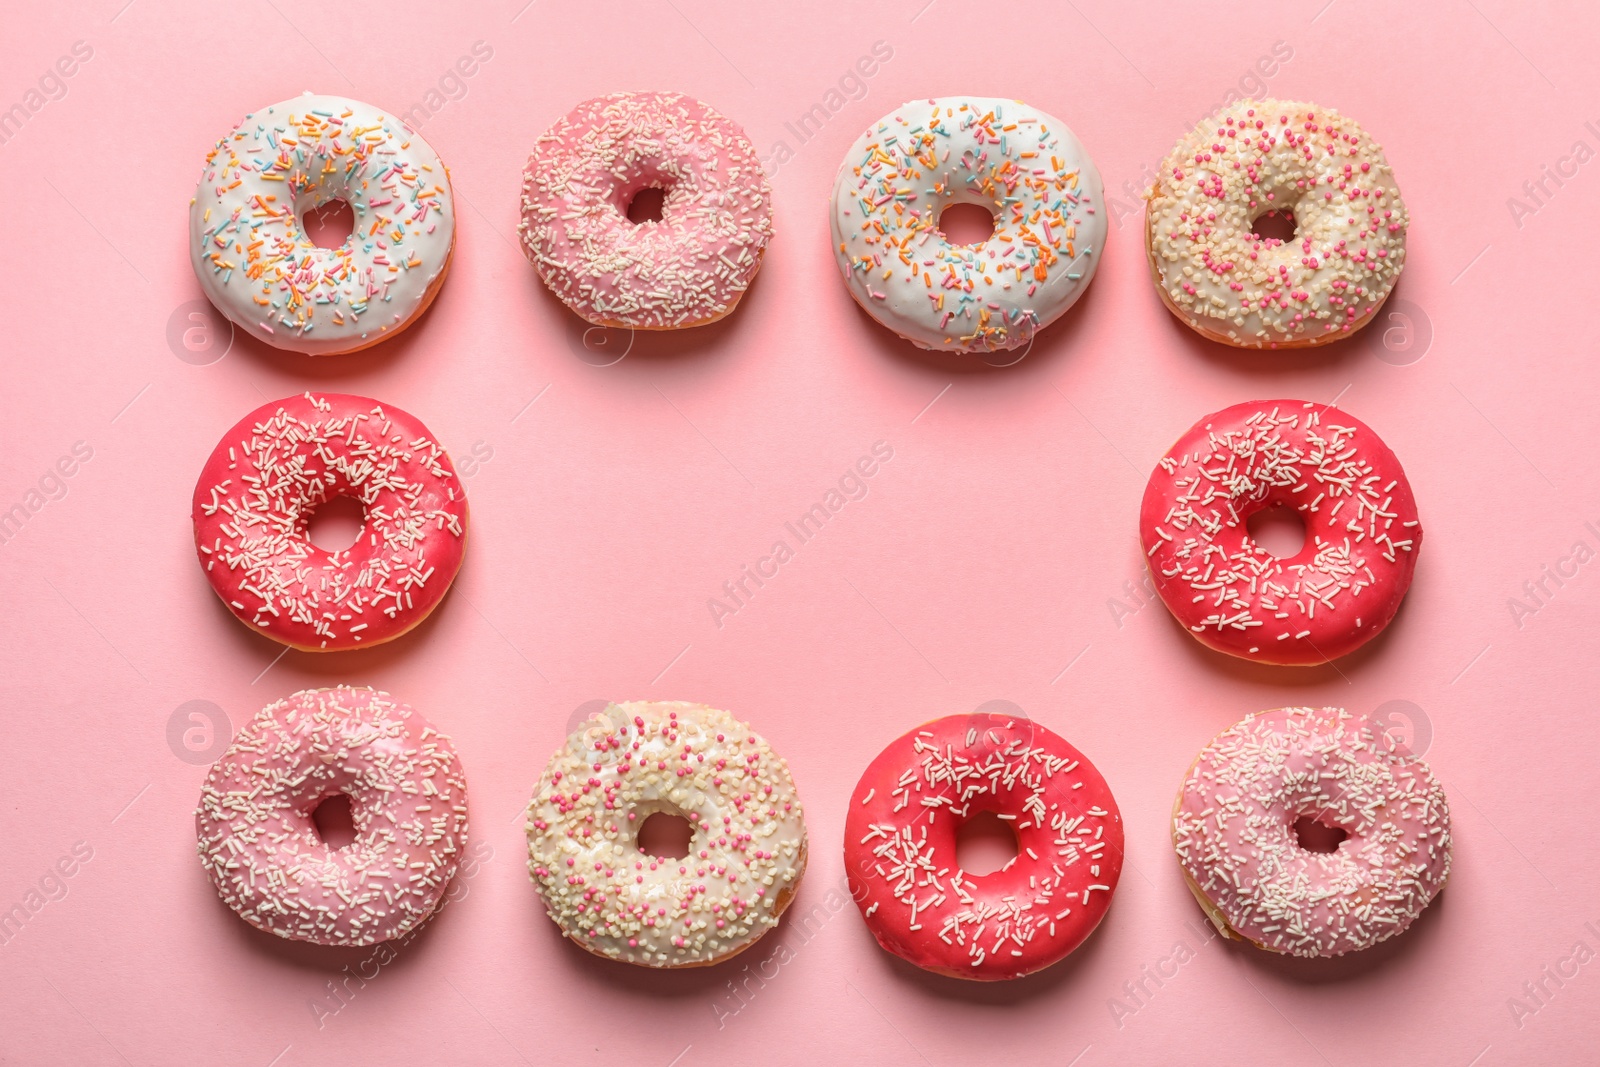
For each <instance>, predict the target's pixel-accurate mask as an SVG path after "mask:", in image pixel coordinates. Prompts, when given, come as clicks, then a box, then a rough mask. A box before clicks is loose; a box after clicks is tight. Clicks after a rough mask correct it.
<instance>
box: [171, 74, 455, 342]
mask: <svg viewBox="0 0 1600 1067" xmlns="http://www.w3.org/2000/svg"><path fill="white" fill-rule="evenodd" d="M332 200H343V201H344V202H345V203H347V204H349V205H350V210H351V213H352V214H353V215H354V217H355V226H354V229H353V230H352V231H351V233H350V236H349V237H348V238H347V239H346V240H345V242H344V244H342V245H340V246H339V247H338V248H319V247H317V246H316V245H314V244H312V242H311V239H310V238H309V237H307V236H306V234H305V230H304V224H303V222H302V220H303V219H304V218H305V215H306V212H308V211H310V210H312V209H313V208H317V207H320V206H322V205H323V204H326V203H328V202H329V201H332ZM455 234H456V211H455V203H454V201H452V200H451V197H450V178H449V176H448V175H447V174H446V173H445V169H444V164H443V163H441V162H440V161H439V157H438V155H436V154H435V153H434V151H433V149H432V148H429V147H428V143H427V142H426V141H424V140H423V139H422V138H421V137H419V136H417V135H416V134H414V133H411V132H410V131H408V130H406V129H405V128H404V127H403V126H402V125H401V124H400V121H399V120H398V119H396V118H394V117H393V116H392V115H389V114H388V113H386V112H384V111H381V110H379V109H378V108H375V107H373V106H372V105H371V104H363V103H361V102H359V101H356V100H347V99H345V98H344V97H341V96H315V95H312V94H310V93H307V94H305V95H304V96H297V97H295V98H294V99H293V100H285V101H284V102H283V103H281V104H274V105H272V106H271V107H269V108H265V109H263V110H261V111H257V112H253V113H252V114H249V115H246V116H245V117H244V119H243V120H242V121H241V122H240V123H239V125H237V126H235V127H234V128H233V131H232V132H231V133H229V134H228V135H227V136H226V137H224V138H222V140H220V141H218V142H217V144H216V147H214V148H212V150H211V152H210V153H209V154H208V155H207V156H206V164H205V167H204V169H203V170H202V171H201V173H200V184H199V186H198V187H197V188H196V189H195V194H194V199H193V200H192V201H190V202H189V259H190V261H191V262H192V263H193V265H194V273H195V277H197V278H199V279H200V287H201V288H202V289H203V290H205V294H206V296H207V298H209V299H210V301H211V303H212V304H214V305H216V308H217V310H218V311H220V312H222V314H224V315H226V316H227V317H228V318H229V319H230V320H231V321H232V322H233V323H234V324H235V325H237V326H239V327H240V328H242V329H244V330H245V331H246V332H247V333H249V334H250V335H251V336H253V337H255V338H256V339H257V340H260V341H265V342H266V343H267V344H269V345H272V346H273V347H274V348H284V349H288V350H290V351H293V352H303V353H306V354H309V355H314V356H331V355H336V354H338V353H342V352H354V351H356V350H357V349H361V348H366V347H367V346H368V345H374V344H377V343H378V342H379V341H382V340H383V339H384V338H387V337H393V336H394V335H395V334H397V333H399V332H400V331H401V330H403V329H405V328H406V327H407V326H409V325H411V323H413V322H415V321H416V320H417V317H418V316H420V315H421V314H422V313H423V311H425V310H427V307H428V305H429V304H431V303H432V302H433V298H434V297H435V296H436V295H438V292H439V287H440V286H441V285H443V284H444V277H445V273H446V272H447V271H448V270H449V269H450V256H451V252H452V251H453V250H454V248H455Z"/></svg>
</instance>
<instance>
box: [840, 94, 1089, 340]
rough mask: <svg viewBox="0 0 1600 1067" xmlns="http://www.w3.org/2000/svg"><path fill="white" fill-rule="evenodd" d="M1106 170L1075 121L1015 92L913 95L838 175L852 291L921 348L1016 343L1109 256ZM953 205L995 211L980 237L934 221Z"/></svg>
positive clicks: (844, 259)
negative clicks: (1104, 253)
mask: <svg viewBox="0 0 1600 1067" xmlns="http://www.w3.org/2000/svg"><path fill="white" fill-rule="evenodd" d="M1102 194H1103V191H1102V187H1101V183H1100V172H1099V171H1098V170H1097V169H1095V165H1094V161H1093V160H1091V159H1090V158H1089V154H1088V152H1086V151H1085V150H1084V148H1083V145H1082V144H1080V143H1079V142H1078V139H1077V137H1075V136H1073V133H1072V131H1071V130H1070V129H1068V128H1067V125H1066V123H1064V122H1062V121H1061V120H1059V119H1056V118H1053V117H1052V116H1050V115H1047V114H1045V113H1044V112H1042V111H1038V110H1036V109H1034V108H1030V107H1028V106H1027V105H1026V104H1023V103H1021V102H1020V101H1015V100H995V99H991V98H988V97H965V96H951V97H944V98H941V99H937V100H913V101H911V102H910V103H907V104H903V105H901V106H900V107H898V108H896V109H895V110H894V111H892V112H890V113H889V114H888V115H885V116H884V117H883V118H882V119H880V120H879V121H878V122H876V123H874V124H873V125H872V126H871V127H870V128H869V129H868V130H867V131H866V132H865V133H863V134H862V135H861V136H860V137H859V138H857V139H856V142H855V144H854V145H852V146H851V147H850V150H849V151H848V152H847V153H846V154H845V157H844V163H843V165H842V166H841V167H840V168H839V176H838V178H837V179H836V180H835V182H834V187H833V199H832V202H831V211H830V216H831V222H832V225H831V231H832V234H833V251H834V258H835V259H836V260H837V261H838V264H839V270H840V273H842V274H843V275H844V279H845V285H846V287H847V288H848V289H849V290H850V295H851V296H852V297H854V298H855V300H856V302H857V303H858V304H860V305H861V306H862V307H863V308H864V309H866V312H867V314H869V315H871V316H872V317H873V318H874V319H876V320H878V322H879V323H881V324H882V325H884V326H886V327H888V328H889V329H891V330H893V331H894V332H895V333H897V334H899V335H900V336H901V337H903V338H905V339H906V340H908V341H910V342H911V343H912V344H914V345H916V346H918V347H919V348H926V349H932V350H935V351H941V352H974V353H983V352H992V351H996V350H1004V349H1014V348H1020V347H1022V346H1023V345H1025V344H1027V343H1028V342H1030V341H1031V340H1032V339H1033V335H1034V334H1035V333H1036V332H1037V331H1039V330H1041V329H1043V328H1044V327H1046V326H1048V325H1050V323H1052V322H1054V321H1055V320H1056V319H1058V318H1059V317H1060V316H1061V315H1063V314H1064V313H1065V312H1066V311H1067V309H1068V308H1070V307H1071V306H1072V305H1073V304H1074V303H1076V302H1077V300H1078V298H1079V297H1081V296H1082V295H1083V293H1084V291H1085V290H1086V289H1087V288H1088V286H1089V283H1090V282H1091V281H1092V280H1093V279H1094V275H1095V271H1096V269H1097V268H1098V267H1099V265H1100V250H1101V248H1102V247H1103V246H1104V245H1105V240H1106V216H1105V214H1104V213H1103V212H1102V211H1101V203H1102V201H1103V199H1104V197H1103V195H1102ZM951 204H977V205H979V206H980V207H983V208H985V209H987V210H988V211H990V212H992V213H993V215H994V233H993V234H992V235H991V236H990V237H989V238H988V240H986V241H984V242H983V243H982V244H980V245H958V244H953V243H952V242H950V241H949V240H948V239H946V237H945V235H944V233H943V232H942V231H941V230H940V229H939V217H940V215H941V213H942V212H943V211H944V209H945V208H946V207H948V206H950V205H951Z"/></svg>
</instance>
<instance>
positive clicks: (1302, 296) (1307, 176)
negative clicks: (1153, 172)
mask: <svg viewBox="0 0 1600 1067" xmlns="http://www.w3.org/2000/svg"><path fill="white" fill-rule="evenodd" d="M1269 214H1277V215H1279V216H1292V219H1293V222H1294V227H1295V229H1294V235H1293V237H1292V238H1291V239H1289V240H1287V241H1285V240H1280V239H1278V238H1276V237H1263V236H1259V235H1257V234H1256V233H1255V231H1254V227H1255V226H1256V224H1257V220H1259V219H1260V218H1261V217H1262V216H1264V215H1269ZM1409 224H1410V215H1409V214H1408V213H1407V211H1406V204H1405V201H1404V200H1402V199H1401V197H1400V187H1399V186H1398V185H1397V184H1395V179H1394V170H1393V168H1391V167H1390V166H1389V162H1388V160H1386V159H1385V158H1384V155H1383V149H1382V148H1380V147H1379V146H1378V144H1377V142H1376V141H1374V140H1373V139H1372V138H1371V137H1370V136H1368V134H1367V133H1366V131H1365V130H1363V129H1362V128H1361V127H1360V126H1358V125H1356V124H1355V123H1354V122H1352V121H1350V120H1349V119H1347V118H1345V117H1344V116H1342V115H1340V114H1339V113H1338V112H1337V111H1334V110H1333V109H1331V108H1325V107H1317V106H1316V105H1314V104H1307V103H1300V102H1296V101H1287V100H1250V99H1246V100H1241V101H1239V102H1238V103H1237V104H1234V105H1232V106H1230V107H1228V108H1225V109H1224V110H1222V111H1221V112H1219V113H1218V114H1216V115H1214V116H1212V117H1211V118H1209V119H1207V120H1205V121H1204V122H1202V123H1200V125H1199V126H1197V127H1196V128H1195V129H1193V130H1191V131H1190V132H1189V134H1188V135H1187V136H1185V137H1184V138H1183V139H1182V140H1180V141H1179V142H1178V144H1177V146H1176V147H1174V148H1173V150H1172V151H1171V152H1170V153H1169V154H1168V155H1167V158H1166V159H1165V160H1164V161H1163V162H1162V164H1161V169H1160V172H1159V176H1158V178H1157V179H1156V183H1155V185H1154V187H1153V188H1152V189H1151V190H1150V192H1149V194H1148V203H1147V205H1146V209H1145V250H1146V253H1147V254H1148V256H1149V260H1150V271H1151V274H1152V275H1153V277H1154V279H1155V283H1156V289H1157V290H1158V291H1159V292H1160V294H1161V300H1162V302H1163V303H1165V304H1166V305H1167V308H1168V310H1170V311H1171V312H1172V313H1173V314H1174V315H1176V316H1177V317H1178V318H1179V319H1180V320H1182V321H1183V322H1184V323H1185V324H1187V325H1188V326H1189V327H1190V329H1193V330H1194V331H1195V332H1196V333H1199V334H1200V335H1202V336H1204V337H1207V338H1209V339H1211V340H1213V341H1219V342H1221V343H1222V344H1226V345H1233V346H1235V347H1239V348H1306V347H1309V346H1312V345H1320V344H1326V343H1328V342H1329V341H1337V340H1339V339H1340V338H1341V337H1348V336H1350V335H1351V334H1352V333H1354V332H1355V331H1357V330H1359V329H1361V328H1362V327H1363V326H1365V325H1366V324H1367V323H1368V322H1370V321H1372V317H1373V315H1374V314H1376V313H1377V311H1378V309H1379V308H1380V307H1382V306H1383V302H1384V300H1386V299H1387V298H1388V296H1389V291H1390V290H1391V289H1393V288H1394V284H1395V282H1396V280H1398V279H1399V277H1400V270H1401V268H1402V267H1404V266H1405V258H1406V227H1407V226H1408V225H1409Z"/></svg>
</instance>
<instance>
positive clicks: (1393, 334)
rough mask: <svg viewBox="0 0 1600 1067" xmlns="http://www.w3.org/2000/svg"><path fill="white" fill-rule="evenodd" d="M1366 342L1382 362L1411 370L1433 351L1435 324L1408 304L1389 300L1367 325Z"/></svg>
mask: <svg viewBox="0 0 1600 1067" xmlns="http://www.w3.org/2000/svg"><path fill="white" fill-rule="evenodd" d="M1365 333H1366V341H1367V345H1368V347H1370V348H1371V349H1372V354H1373V355H1374V356H1376V357H1377V358H1378V360H1379V362H1382V363H1387V364H1389V366H1391V367H1409V366H1410V365H1411V364H1413V363H1416V362H1417V361H1418V360H1420V359H1422V357H1423V356H1425V355H1427V354H1428V349H1430V348H1432V347H1433V320H1432V319H1430V318H1428V313H1427V312H1426V311H1424V310H1422V308H1420V307H1418V306H1417V305H1416V304H1413V303H1412V302H1411V301H1409V300H1401V299H1400V298H1398V297H1392V296H1391V297H1390V298H1389V299H1388V301H1387V302H1385V303H1384V305H1383V307H1381V308H1379V309H1378V313H1377V314H1376V315H1374V316H1373V317H1372V321H1371V322H1370V323H1368V324H1367V327H1366V330H1365Z"/></svg>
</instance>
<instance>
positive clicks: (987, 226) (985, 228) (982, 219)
mask: <svg viewBox="0 0 1600 1067" xmlns="http://www.w3.org/2000/svg"><path fill="white" fill-rule="evenodd" d="M939 232H940V233H942V234H944V239H945V240H946V241H949V242H950V243H951V244H953V245H967V246H969V247H971V246H974V245H981V244H983V243H984V242H985V241H987V240H988V239H989V238H990V237H992V236H993V235H994V212H992V211H990V210H989V209H988V208H986V207H984V206H983V205H982V204H951V205H950V206H949V207H947V208H945V209H944V210H943V211H941V212H940V213H939Z"/></svg>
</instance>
